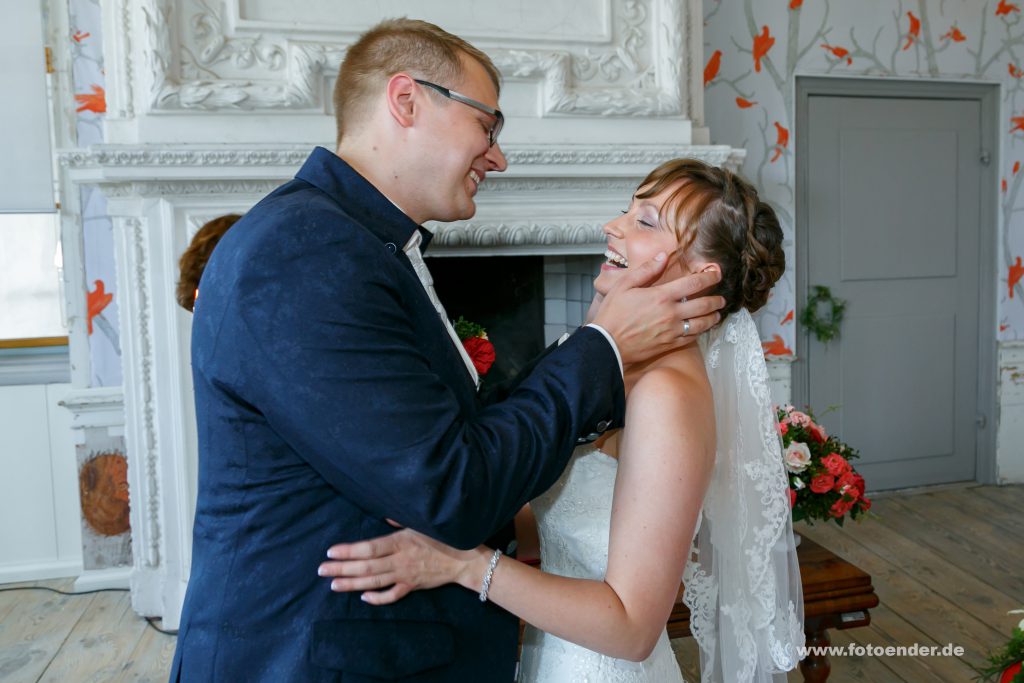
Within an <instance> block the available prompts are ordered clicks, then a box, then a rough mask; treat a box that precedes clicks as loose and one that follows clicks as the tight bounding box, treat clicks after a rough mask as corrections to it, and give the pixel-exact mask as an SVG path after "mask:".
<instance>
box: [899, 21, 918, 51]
mask: <svg viewBox="0 0 1024 683" xmlns="http://www.w3.org/2000/svg"><path fill="white" fill-rule="evenodd" d="M907 16H908V17H910V31H908V32H907V44H906V45H904V46H903V49H904V50H909V49H910V46H911V44H913V42H914V41H915V40H917V39H918V38H919V37H920V36H921V20H920V19H918V18H917V17H915V16H914V13H913V12H907Z"/></svg>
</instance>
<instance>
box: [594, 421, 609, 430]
mask: <svg viewBox="0 0 1024 683" xmlns="http://www.w3.org/2000/svg"><path fill="white" fill-rule="evenodd" d="M611 425H612V421H611V420H601V421H600V422H598V423H597V431H599V432H603V431H604V430H606V429H608V428H609V427H610V426H611Z"/></svg>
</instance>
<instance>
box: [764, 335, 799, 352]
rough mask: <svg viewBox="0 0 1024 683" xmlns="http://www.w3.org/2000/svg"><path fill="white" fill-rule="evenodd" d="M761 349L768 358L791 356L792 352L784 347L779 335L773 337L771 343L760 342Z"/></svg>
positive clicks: (784, 343) (783, 341)
mask: <svg viewBox="0 0 1024 683" xmlns="http://www.w3.org/2000/svg"><path fill="white" fill-rule="evenodd" d="M761 347H762V348H764V352H765V353H766V354H768V355H769V356H792V355H793V350H792V349H790V348H789V347H788V346H786V342H785V340H784V339H783V338H782V337H780V336H779V335H777V334H776V335H773V336H772V340H771V341H766V342H761Z"/></svg>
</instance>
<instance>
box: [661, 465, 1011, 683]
mask: <svg viewBox="0 0 1024 683" xmlns="http://www.w3.org/2000/svg"><path fill="white" fill-rule="evenodd" d="M872 500H873V503H874V505H873V506H872V510H871V512H872V513H873V515H872V517H871V518H868V519H863V520H862V521H861V522H860V523H847V524H846V525H844V527H843V528H840V527H838V526H836V525H835V524H829V525H823V524H821V523H816V524H815V525H814V526H812V527H808V526H806V525H804V524H799V525H797V531H798V532H799V533H800V534H803V535H806V536H808V537H810V538H812V539H814V540H815V541H817V542H818V543H820V544H821V545H823V546H825V547H826V548H828V549H829V550H831V551H832V552H834V553H836V554H837V555H840V556H842V557H843V558H845V559H847V560H849V561H850V562H852V563H853V564H856V565H857V566H859V567H860V568H861V569H863V570H865V571H866V572H868V573H869V574H871V577H872V583H873V584H874V587H875V593H877V594H878V597H879V600H880V604H879V605H878V607H876V608H875V609H873V610H871V625H870V626H867V627H863V628H858V629H851V630H849V631H829V633H830V634H831V637H832V644H833V645H848V644H855V645H861V646H866V645H869V644H871V645H879V646H883V647H884V646H888V645H904V646H911V645H913V644H914V643H918V644H921V645H938V646H940V647H942V646H945V645H947V644H949V643H952V644H953V645H960V646H962V647H963V648H964V655H963V656H962V657H941V656H940V657H867V656H862V657H857V656H848V657H835V656H834V657H832V658H831V662H832V675H831V676H830V677H829V680H830V681H871V683H875V682H879V683H889V682H890V681H893V682H896V681H908V682H912V683H918V682H920V683H932V682H933V681H951V682H952V681H956V682H957V683H965V682H967V681H970V680H972V679H973V678H974V676H975V675H976V674H975V673H974V671H973V670H972V669H971V668H970V666H969V665H970V664H980V663H981V662H982V661H983V660H984V653H986V652H988V651H989V650H990V649H992V648H994V647H997V646H1001V645H1004V644H1005V643H1006V641H1007V640H1008V639H1009V637H1010V632H1011V631H1012V629H1013V627H1014V626H1016V625H1017V622H1018V621H1020V615H1019V614H1018V615H1007V614H1006V613H1007V611H1009V610H1011V609H1019V608H1021V607H1024V514H1022V510H1024V486H1003V487H996V486H977V485H970V486H955V487H949V488H944V489H941V490H936V489H930V490H925V491H922V492H914V493H906V492H904V493H894V494H882V495H878V496H875V497H873V499H872ZM673 646H674V647H675V648H676V652H677V654H678V656H679V662H680V665H681V666H682V667H683V674H684V675H685V676H686V680H688V681H699V680H700V676H699V673H698V663H697V661H698V656H697V649H696V646H695V645H694V643H693V640H692V639H690V638H686V639H681V640H677V641H673ZM789 680H790V681H791V682H792V681H800V680H802V678H801V677H800V675H799V674H790V677H789Z"/></svg>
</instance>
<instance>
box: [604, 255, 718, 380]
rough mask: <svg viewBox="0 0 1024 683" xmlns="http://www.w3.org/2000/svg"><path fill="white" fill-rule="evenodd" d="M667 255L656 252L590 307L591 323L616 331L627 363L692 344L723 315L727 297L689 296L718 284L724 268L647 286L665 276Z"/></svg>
mask: <svg viewBox="0 0 1024 683" xmlns="http://www.w3.org/2000/svg"><path fill="white" fill-rule="evenodd" d="M659 256H664V255H663V254H659ZM667 260H668V259H667V258H662V259H661V260H660V261H659V260H658V257H655V258H654V259H651V260H650V261H648V262H647V263H644V264H642V265H641V266H640V267H639V268H637V269H636V270H631V271H630V272H628V273H625V274H624V275H623V277H622V278H620V279H619V281H618V282H616V283H615V286H613V287H612V288H611V289H610V290H609V291H608V294H607V295H605V296H604V298H603V300H600V301H599V300H598V299H596V298H595V301H594V305H592V307H591V311H590V316H591V318H592V319H591V322H593V323H594V324H595V325H599V326H601V327H602V328H603V329H604V330H605V331H606V332H608V334H610V335H611V336H612V339H614V340H615V344H616V346H618V349H619V354H620V355H621V356H622V362H623V363H625V364H629V363H635V362H638V361H643V360H647V359H648V358H653V357H654V356H657V355H658V354H661V353H664V352H666V351H669V350H671V349H676V348H681V347H683V346H687V345H689V344H692V343H693V342H694V341H696V339H697V337H698V336H700V334H701V333H702V332H706V331H707V330H709V329H711V328H712V327H713V326H714V325H715V324H716V323H718V321H719V319H720V318H721V316H720V315H719V313H718V311H719V309H721V308H722V307H723V306H725V299H723V298H722V297H720V296H700V297H697V298H690V297H694V296H696V295H697V294H699V293H700V292H704V291H706V290H708V289H709V288H711V287H713V286H714V285H716V284H718V282H719V280H721V273H719V272H717V271H715V270H708V271H703V272H700V273H694V274H692V275H684V276H683V277H680V278H677V279H675V280H672V281H670V282H664V283H661V284H658V285H652V286H647V285H648V284H649V283H651V282H654V281H655V280H656V279H657V278H658V277H659V276H660V275H661V273H662V271H663V270H664V269H665V265H666V261H667ZM595 309H596V310H595ZM687 321H689V324H687Z"/></svg>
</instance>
